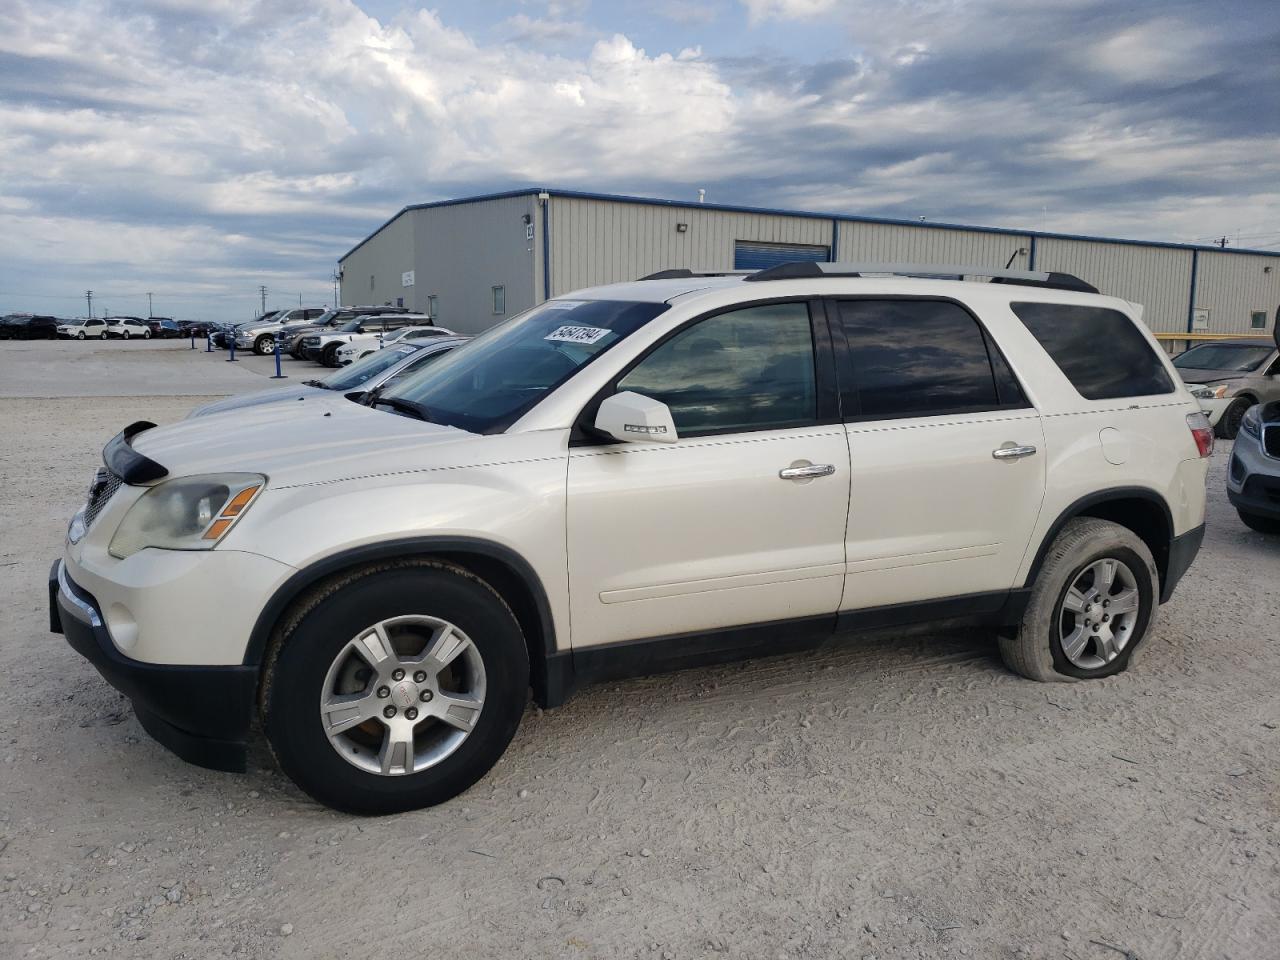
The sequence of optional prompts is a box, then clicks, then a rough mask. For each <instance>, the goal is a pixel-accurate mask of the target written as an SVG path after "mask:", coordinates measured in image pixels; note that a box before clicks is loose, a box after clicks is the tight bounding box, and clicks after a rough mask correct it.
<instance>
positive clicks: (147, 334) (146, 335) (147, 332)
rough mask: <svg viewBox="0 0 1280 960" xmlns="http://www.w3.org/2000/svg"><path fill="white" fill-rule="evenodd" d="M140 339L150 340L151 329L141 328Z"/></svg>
mask: <svg viewBox="0 0 1280 960" xmlns="http://www.w3.org/2000/svg"><path fill="white" fill-rule="evenodd" d="M142 339H143V340H150V339H151V331H150V330H143V331H142Z"/></svg>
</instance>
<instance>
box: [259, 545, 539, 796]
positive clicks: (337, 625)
mask: <svg viewBox="0 0 1280 960" xmlns="http://www.w3.org/2000/svg"><path fill="white" fill-rule="evenodd" d="M415 617H418V618H422V619H427V618H434V619H435V620H436V621H438V622H442V623H447V624H448V625H451V626H452V627H453V630H454V631H455V634H454V636H456V635H457V633H456V632H458V631H460V632H461V634H462V635H464V636H465V637H467V638H470V643H469V645H465V646H463V651H464V652H463V653H462V654H459V655H458V656H457V660H455V661H454V662H455V663H456V662H459V661H466V662H468V663H469V664H473V665H474V664H475V663H476V662H477V658H478V662H479V663H481V664H482V669H480V670H478V671H477V672H478V675H479V684H480V688H481V689H480V698H481V702H482V706H481V707H480V708H479V711H478V715H476V714H472V715H469V716H471V717H472V718H473V721H474V726H472V727H471V728H470V731H469V732H465V733H462V734H461V737H462V738H461V740H460V741H459V742H458V743H456V744H455V745H454V746H453V747H452V748H450V749H449V750H444V747H446V746H448V743H449V742H450V739H449V738H454V739H456V738H457V737H458V736H459V735H460V734H459V731H458V730H457V729H456V727H455V725H454V724H447V723H444V722H443V721H441V720H438V719H435V718H433V717H431V716H426V717H422V716H421V715H418V716H417V717H411V716H410V715H409V707H408V704H414V705H415V709H416V707H417V706H422V709H423V712H424V713H426V712H427V711H429V710H430V709H432V708H430V707H427V706H425V705H424V704H426V703H427V702H428V700H429V698H428V697H427V695H426V693H425V692H421V691H425V690H426V689H427V688H428V686H429V685H430V684H431V683H434V682H435V681H420V682H422V684H423V685H422V686H421V687H418V686H417V683H411V682H410V680H414V681H417V680H418V677H419V676H420V675H419V674H418V673H417V672H416V671H415V672H414V673H413V675H412V677H409V676H406V677H404V678H403V679H402V680H401V681H400V682H394V681H387V683H386V684H383V683H382V681H386V679H387V678H386V677H382V676H380V675H379V674H380V673H386V665H387V664H391V663H392V661H391V660H390V659H388V660H386V661H384V669H383V670H382V671H377V670H376V668H375V667H373V666H371V665H370V664H372V662H373V661H372V660H371V659H370V658H369V657H367V656H356V654H355V653H354V650H356V649H358V648H356V647H355V641H356V638H360V637H363V636H366V635H368V634H369V631H370V629H371V628H372V626H373V625H374V624H378V623H381V622H382V621H385V620H388V619H391V618H404V619H405V620H412V619H413V618H415ZM393 629H399V627H395V626H393ZM391 635H392V636H406V635H403V634H401V635H397V634H394V633H393V634H391ZM407 639H408V640H412V639H413V638H412V636H407ZM397 642H398V643H403V642H405V641H404V640H397ZM427 643H428V647H430V643H431V641H427ZM460 646H462V645H460ZM399 653H400V655H402V656H403V655H406V654H405V651H404V650H400V651H399ZM352 657H354V658H355V659H351V658H352ZM344 658H345V659H344ZM394 662H396V663H400V662H401V661H400V660H398V659H397V660H395V661H394ZM344 665H345V668H344ZM353 665H354V667H355V668H357V671H361V670H362V671H365V672H366V673H371V674H373V675H372V676H368V677H367V678H366V677H362V676H361V675H360V674H359V672H356V673H353V674H347V673H344V669H347V670H349V669H351V668H352V666H353ZM405 666H407V667H408V668H409V669H410V670H412V669H413V666H412V664H408V663H405ZM447 669H449V670H451V669H454V668H453V667H449V668H447ZM466 669H467V672H468V673H471V679H472V680H473V681H474V679H475V676H476V673H475V672H472V668H471V667H467V668H466ZM335 671H336V672H335ZM344 676H345V677H348V678H349V679H348V680H347V681H346V682H348V684H364V686H363V687H361V688H359V689H357V691H356V693H357V694H361V695H362V696H361V702H362V703H363V704H364V705H365V707H364V708H363V709H364V711H365V713H362V715H367V719H365V720H364V722H363V723H362V724H360V725H358V726H352V727H351V728H350V729H347V730H344V731H341V732H337V733H335V734H334V735H333V736H334V739H333V741H332V742H331V737H330V734H329V733H328V732H326V726H327V724H328V723H329V717H331V716H332V715H325V714H323V713H322V711H321V709H318V708H319V707H320V706H321V699H322V697H324V696H326V695H328V694H330V693H331V692H332V691H333V690H336V689H337V688H336V687H334V685H333V684H334V678H335V677H337V678H338V679H341V678H343V677H344ZM388 676H389V674H388ZM440 676H444V674H443V673H442V674H441V675H440ZM392 684H393V685H394V687H395V691H394V692H392V693H390V695H389V696H378V694H379V693H381V692H382V690H381V689H380V687H381V686H385V685H392ZM437 687H438V689H439V690H441V691H445V687H444V686H443V685H440V684H437ZM348 689H349V686H348ZM450 689H453V687H452V686H451V687H450ZM463 689H465V686H463ZM261 691H262V692H261V704H260V706H261V713H262V717H263V726H264V730H265V732H266V735H267V739H268V741H269V742H270V744H271V748H272V750H273V752H274V753H275V756H276V760H277V762H278V763H279V764H280V767H281V769H282V770H284V772H285V774H286V775H288V776H289V777H290V779H292V780H293V781H294V783H296V784H297V785H298V786H299V787H301V788H302V789H303V790H305V791H306V792H307V793H308V794H310V795H311V796H312V797H314V798H315V799H316V800H318V801H319V802H320V803H323V804H325V805H327V806H330V807H334V808H336V809H339V810H346V811H349V812H352V813H361V814H386V813H397V812H400V811H403V810H413V809H417V808H419V807H427V806H433V805H435V804H438V803H443V802H444V801H446V800H449V799H451V798H453V797H455V796H457V795H458V794H460V793H462V792H463V791H464V790H466V789H467V788H468V787H470V786H471V785H472V784H474V783H475V782H476V781H477V780H479V779H480V778H481V777H483V776H484V775H485V773H487V772H488V771H489V769H490V768H491V767H492V766H493V765H494V764H495V763H496V762H497V760H498V758H499V757H500V756H502V753H503V751H505V750H506V748H507V745H508V744H509V743H510V742H511V738H512V737H513V736H514V735H515V732H516V728H517V727H518V726H519V725H520V718H521V716H522V714H523V713H524V706H525V703H526V701H527V699H528V695H529V658H528V653H527V651H526V648H525V643H524V638H523V636H522V634H521V632H520V627H519V625H518V624H517V622H516V619H515V616H514V615H513V614H512V613H511V610H510V608H509V607H508V606H507V605H506V604H505V603H504V602H503V601H502V599H501V597H499V596H498V594H497V593H496V592H494V590H493V589H492V588H491V587H490V586H489V585H488V584H487V583H485V582H484V581H482V580H480V579H478V578H477V577H475V576H473V575H472V574H470V573H469V572H467V571H465V570H463V569H462V568H460V567H456V566H453V565H452V564H447V563H441V562H436V561H429V560H399V561H388V562H386V563H380V564H376V565H372V566H369V567H364V568H361V569H358V570H355V571H352V572H350V573H347V574H344V575H341V576H339V577H337V578H335V579H334V580H331V581H329V582H328V583H326V584H324V585H322V586H321V587H319V588H317V589H316V590H315V591H313V592H311V593H310V594H308V595H307V596H306V597H305V598H304V599H303V600H302V601H300V602H299V604H298V605H297V606H295V607H294V609H293V610H292V611H291V612H290V613H289V615H287V617H286V618H285V620H284V621H283V622H282V625H281V627H280V628H279V629H278V631H277V634H276V637H275V638H273V646H272V650H271V653H270V654H269V656H268V658H267V662H266V667H265V668H264V670H263V679H262V688H261ZM344 695H349V694H344ZM372 697H377V699H376V700H373V699H371V698H372ZM435 702H436V704H437V707H436V708H435V709H438V708H439V707H440V706H441V705H443V704H444V702H445V694H444V693H441V694H439V695H437V697H436V700H435ZM455 702H456V701H455ZM378 704H386V706H385V707H382V708H380V709H381V710H386V709H393V710H394V709H395V708H396V705H397V704H399V709H400V711H401V713H400V714H397V715H396V716H395V717H394V718H393V719H392V721H391V722H390V723H383V721H382V720H381V719H379V716H378V710H379V708H378ZM370 709H372V711H373V712H367V711H369V710H370ZM449 709H450V710H452V709H453V708H452V707H450V708H449ZM410 720H411V721H412V723H411V725H410V728H411V729H412V730H413V731H414V734H413V735H414V736H417V737H418V738H419V743H420V744H421V746H420V747H419V748H418V749H419V750H421V751H422V754H421V755H419V754H417V753H415V754H413V758H414V762H415V763H417V764H423V763H429V765H427V766H425V767H424V768H422V769H417V770H415V771H413V772H406V771H404V770H395V769H394V768H393V772H391V773H382V772H379V764H381V763H383V762H384V761H383V758H382V754H380V753H379V748H377V746H376V745H377V744H382V747H381V750H382V751H383V753H385V751H386V745H387V744H389V743H390V740H391V738H390V735H389V733H388V731H389V730H390V729H392V728H393V726H394V725H395V724H400V725H401V729H404V724H405V722H406V721H410ZM433 737H438V738H443V740H442V741H441V743H442V744H443V746H440V745H438V744H436V742H435V741H434V740H433V739H432V738H433ZM433 750H443V753H442V754H441V755H440V756H439V758H438V759H431V757H432V756H433V754H432V753H431V751H433ZM340 751H341V752H340ZM348 751H349V752H350V757H349V756H348ZM395 756H399V757H401V758H402V759H403V758H404V756H405V755H404V754H396V755H395ZM424 758H425V759H424ZM407 765H408V763H407V759H404V762H403V763H402V766H407ZM382 769H386V767H385V766H384V767H382Z"/></svg>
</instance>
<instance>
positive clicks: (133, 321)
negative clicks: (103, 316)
mask: <svg viewBox="0 0 1280 960" xmlns="http://www.w3.org/2000/svg"><path fill="white" fill-rule="evenodd" d="M107 336H108V337H115V338H117V339H120V340H132V339H135V338H136V339H139V340H150V339H151V328H150V327H149V326H147V321H145V320H143V319H142V318H141V317H124V316H122V317H107Z"/></svg>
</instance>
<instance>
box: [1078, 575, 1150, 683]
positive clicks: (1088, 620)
mask: <svg viewBox="0 0 1280 960" xmlns="http://www.w3.org/2000/svg"><path fill="white" fill-rule="evenodd" d="M1141 606H1142V597H1141V594H1139V592H1138V581H1137V578H1136V577H1135V576H1134V575H1133V571H1132V570H1130V569H1129V567H1128V566H1127V565H1126V564H1125V563H1124V562H1122V561H1120V560H1117V559H1115V558H1114V557H1104V558H1103V559H1101V560H1095V561H1094V562H1093V563H1090V564H1089V565H1087V566H1086V567H1084V569H1082V570H1081V571H1080V572H1079V573H1077V574H1076V576H1075V579H1074V580H1072V582H1071V585H1070V586H1069V587H1068V588H1067V592H1066V593H1065V594H1064V595H1063V598H1062V605H1061V607H1060V608H1059V611H1058V629H1059V639H1060V640H1061V642H1062V652H1063V654H1064V655H1065V656H1066V658H1067V659H1068V660H1069V661H1070V662H1071V663H1072V664H1074V665H1075V666H1077V667H1080V668H1081V669H1082V670H1096V669H1098V668H1099V667H1104V666H1106V665H1107V664H1109V663H1111V661H1113V660H1115V658H1116V657H1118V656H1120V654H1121V653H1122V652H1123V651H1124V649H1125V647H1127V646H1128V645H1129V641H1130V640H1131V639H1132V638H1133V633H1134V628H1135V627H1136V626H1137V622H1138V614H1139V613H1140V612H1141Z"/></svg>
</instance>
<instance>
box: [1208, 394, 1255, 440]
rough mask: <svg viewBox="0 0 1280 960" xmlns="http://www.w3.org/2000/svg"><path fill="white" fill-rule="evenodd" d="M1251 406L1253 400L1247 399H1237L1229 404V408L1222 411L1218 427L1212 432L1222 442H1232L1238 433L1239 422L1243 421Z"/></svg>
mask: <svg viewBox="0 0 1280 960" xmlns="http://www.w3.org/2000/svg"><path fill="white" fill-rule="evenodd" d="M1252 406H1253V400H1252V399H1251V398H1249V397H1237V398H1236V399H1235V400H1233V401H1232V402H1231V406H1229V407H1227V409H1226V410H1224V411H1223V413H1222V417H1221V419H1219V420H1218V427H1217V429H1216V430H1215V431H1214V432H1215V433H1217V435H1218V436H1219V437H1220V438H1221V439H1223V440H1234V439H1235V438H1236V434H1238V433H1239V432H1240V421H1241V420H1243V419H1244V415H1245V414H1246V413H1248V411H1249V408H1250V407H1252Z"/></svg>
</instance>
